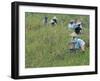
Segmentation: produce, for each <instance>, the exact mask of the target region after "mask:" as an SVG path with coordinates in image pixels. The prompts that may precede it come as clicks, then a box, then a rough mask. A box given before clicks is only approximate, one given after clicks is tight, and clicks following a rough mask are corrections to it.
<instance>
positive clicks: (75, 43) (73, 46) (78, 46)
mask: <svg viewBox="0 0 100 81" xmlns="http://www.w3.org/2000/svg"><path fill="white" fill-rule="evenodd" d="M69 44H70V45H69V46H70V51H75V52H76V50H81V51H82V52H84V51H85V41H84V40H82V39H80V38H79V37H73V38H72V40H71V42H70V43H69Z"/></svg>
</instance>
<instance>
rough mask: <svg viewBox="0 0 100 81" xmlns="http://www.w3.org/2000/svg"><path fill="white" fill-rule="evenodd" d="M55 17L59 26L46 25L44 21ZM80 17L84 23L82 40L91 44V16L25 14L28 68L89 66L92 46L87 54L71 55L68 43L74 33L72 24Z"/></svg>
mask: <svg viewBox="0 0 100 81" xmlns="http://www.w3.org/2000/svg"><path fill="white" fill-rule="evenodd" d="M44 16H48V19H49V21H50V19H51V18H52V17H53V16H56V17H57V18H58V22H59V23H58V24H57V25H56V26H51V25H50V24H48V25H44V24H43V18H44ZM76 18H80V19H81V20H82V23H83V33H82V34H81V35H80V37H81V38H82V39H83V40H84V41H86V42H89V16H88V15H71V14H49V13H31V12H26V13H25V67H26V68H36V67H58V66H59V67H60V66H80V65H88V64H89V47H86V48H85V52H84V53H83V52H81V51H77V52H76V53H70V52H69V50H68V42H70V40H71V37H70V34H71V33H72V31H70V30H68V23H69V21H70V20H72V19H76Z"/></svg>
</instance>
